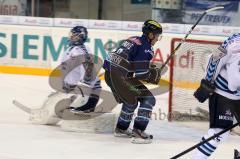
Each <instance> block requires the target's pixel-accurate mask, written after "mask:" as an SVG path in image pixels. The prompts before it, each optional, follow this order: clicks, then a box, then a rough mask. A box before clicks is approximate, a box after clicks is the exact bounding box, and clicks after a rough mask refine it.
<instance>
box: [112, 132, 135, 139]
mask: <svg viewBox="0 0 240 159" xmlns="http://www.w3.org/2000/svg"><path fill="white" fill-rule="evenodd" d="M114 137H121V138H131V137H132V136H131V135H126V134H119V133H114Z"/></svg>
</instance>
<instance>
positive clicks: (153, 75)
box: [147, 66, 167, 84]
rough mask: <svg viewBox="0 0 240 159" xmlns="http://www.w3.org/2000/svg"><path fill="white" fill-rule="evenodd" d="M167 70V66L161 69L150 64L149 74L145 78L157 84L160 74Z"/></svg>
mask: <svg viewBox="0 0 240 159" xmlns="http://www.w3.org/2000/svg"><path fill="white" fill-rule="evenodd" d="M166 72H167V67H164V68H163V69H162V70H161V69H160V68H157V67H156V66H151V67H150V68H149V76H148V79H147V82H148V83H152V84H158V83H159V81H160V78H161V76H162V75H163V74H164V73H166Z"/></svg>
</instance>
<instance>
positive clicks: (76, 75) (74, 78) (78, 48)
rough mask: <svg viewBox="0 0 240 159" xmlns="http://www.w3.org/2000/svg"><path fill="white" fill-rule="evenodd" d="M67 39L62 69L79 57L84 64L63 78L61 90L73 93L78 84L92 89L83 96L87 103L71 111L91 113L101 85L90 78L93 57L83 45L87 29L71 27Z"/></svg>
mask: <svg viewBox="0 0 240 159" xmlns="http://www.w3.org/2000/svg"><path fill="white" fill-rule="evenodd" d="M68 38H69V39H68V41H69V47H68V48H67V49H66V51H65V52H64V53H63V56H62V65H63V66H64V67H63V68H66V67H68V65H71V64H72V63H71V60H74V59H75V58H76V57H80V58H81V59H83V61H84V62H83V63H82V64H81V65H79V66H77V67H76V68H74V69H73V70H71V71H70V72H68V74H67V75H66V76H65V77H64V80H63V81H64V84H63V89H64V90H65V91H66V92H67V93H69V92H71V91H73V90H74V89H75V87H76V86H77V85H79V83H81V84H82V85H85V86H88V87H89V88H90V89H92V92H90V93H89V94H87V95H85V96H88V100H87V102H86V103H85V104H84V105H82V106H76V105H75V107H72V109H73V110H75V111H82V112H93V111H94V109H95V107H96V105H97V103H98V100H99V92H100V90H101V85H100V80H99V78H98V77H97V76H95V77H92V75H93V74H92V71H93V67H94V63H93V58H92V57H93V56H92V55H91V54H92V52H91V51H90V48H89V47H87V46H86V45H85V44H84V43H85V42H86V40H87V38H88V31H87V28H85V27H83V26H75V27H73V28H72V29H71V31H70V35H69V37H68ZM90 55H91V56H90ZM83 96H84V95H83ZM75 100H77V99H75Z"/></svg>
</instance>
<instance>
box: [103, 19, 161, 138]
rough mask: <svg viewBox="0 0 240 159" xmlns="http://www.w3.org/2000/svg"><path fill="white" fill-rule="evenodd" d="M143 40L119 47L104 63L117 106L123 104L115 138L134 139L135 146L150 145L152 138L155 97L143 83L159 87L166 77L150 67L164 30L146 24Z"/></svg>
mask: <svg viewBox="0 0 240 159" xmlns="http://www.w3.org/2000/svg"><path fill="white" fill-rule="evenodd" d="M142 32H143V35H142V36H141V37H137V36H135V37H130V38H129V39H127V40H124V41H123V43H122V44H121V45H120V47H119V48H118V49H117V50H116V51H114V52H112V53H109V57H108V59H107V60H105V61H104V69H105V80H106V83H107V84H108V86H109V87H110V88H111V90H112V92H113V95H114V96H115V99H116V100H117V102H118V103H123V105H122V110H121V113H120V116H119V118H118V122H117V126H116V128H115V136H128V137H133V140H132V142H133V143H151V141H152V139H153V136H152V135H150V134H147V133H145V129H146V127H147V125H148V123H149V119H150V117H151V112H152V109H153V106H154V105H155V103H156V100H155V97H154V96H153V94H152V93H151V92H150V91H149V90H148V89H147V87H146V86H145V85H144V84H143V83H142V82H141V81H140V80H144V81H146V82H148V83H153V84H158V82H159V80H160V77H161V75H162V74H163V73H164V72H163V71H161V70H160V69H159V68H158V67H156V66H154V65H151V64H150V60H151V59H152V58H153V54H154V52H153V49H152V46H153V45H154V44H155V43H156V42H157V41H158V40H159V38H160V37H161V34H162V26H161V25H160V24H159V23H158V22H157V21H154V20H147V21H145V22H144V25H143V27H142ZM138 102H139V103H140V105H139V108H138V113H137V117H136V118H135V120H134V125H133V130H130V129H129V125H130V123H131V121H132V118H133V114H134V111H135V109H136V108H137V107H138Z"/></svg>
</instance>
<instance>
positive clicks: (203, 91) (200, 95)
mask: <svg viewBox="0 0 240 159" xmlns="http://www.w3.org/2000/svg"><path fill="white" fill-rule="evenodd" d="M214 90H215V86H214V84H212V83H211V82H209V81H207V80H205V79H202V80H201V85H200V87H199V88H198V89H197V90H196V91H195V92H194V97H195V98H197V100H198V101H199V102H200V103H203V102H205V101H206V100H207V99H208V98H209V97H210V96H211V95H212V94H213V92H214Z"/></svg>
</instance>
